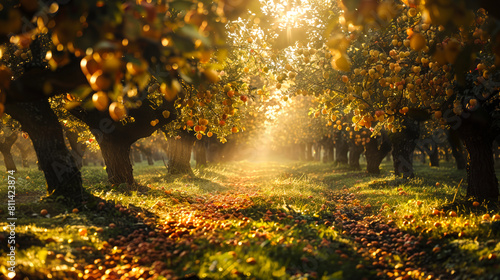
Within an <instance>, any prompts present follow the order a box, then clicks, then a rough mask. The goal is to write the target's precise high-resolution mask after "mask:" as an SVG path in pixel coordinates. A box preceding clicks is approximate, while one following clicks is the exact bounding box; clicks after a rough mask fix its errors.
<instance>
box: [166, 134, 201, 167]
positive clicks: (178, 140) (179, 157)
mask: <svg viewBox="0 0 500 280" xmlns="http://www.w3.org/2000/svg"><path fill="white" fill-rule="evenodd" d="M164 132H165V131H164ZM165 135H166V136H167V133H166V132H165ZM179 136H180V137H169V138H167V142H168V150H167V157H168V173H169V174H193V170H192V169H191V164H190V160H191V150H192V148H193V144H194V141H195V137H194V136H193V135H191V134H189V133H188V132H186V131H184V130H181V131H179ZM167 137H168V136H167Z"/></svg>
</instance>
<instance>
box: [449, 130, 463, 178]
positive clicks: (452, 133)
mask: <svg viewBox="0 0 500 280" xmlns="http://www.w3.org/2000/svg"><path fill="white" fill-rule="evenodd" d="M448 142H449V143H450V147H451V154H452V155H453V157H454V158H455V162H456V164H457V169H459V170H462V169H465V168H466V167H467V161H466V160H465V155H464V146H463V144H462V140H460V136H459V134H458V131H457V130H455V129H449V130H448Z"/></svg>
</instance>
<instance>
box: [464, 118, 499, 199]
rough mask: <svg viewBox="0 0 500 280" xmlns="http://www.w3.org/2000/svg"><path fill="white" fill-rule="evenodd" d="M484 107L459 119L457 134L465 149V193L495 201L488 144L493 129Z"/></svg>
mask: <svg viewBox="0 0 500 280" xmlns="http://www.w3.org/2000/svg"><path fill="white" fill-rule="evenodd" d="M491 122H492V120H491V118H490V117H489V115H488V113H487V112H486V111H485V110H482V109H479V110H477V111H474V112H472V115H471V116H470V117H469V118H466V119H465V118H464V119H462V124H461V126H460V127H459V128H458V133H459V135H460V138H461V139H462V140H463V141H464V144H465V147H466V149H467V151H468V152H469V155H468V157H467V183H468V184H467V197H469V198H474V199H478V200H487V201H493V202H497V201H498V194H499V191H498V180H497V177H496V174H495V162H494V159H493V150H492V144H493V140H494V139H495V136H496V135H495V132H494V131H493V130H494V129H492V123H491Z"/></svg>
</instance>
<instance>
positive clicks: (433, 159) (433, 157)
mask: <svg viewBox="0 0 500 280" xmlns="http://www.w3.org/2000/svg"><path fill="white" fill-rule="evenodd" d="M429 161H430V165H431V166H432V167H439V147H438V145H437V144H436V145H435V146H434V149H433V150H432V151H430V152H429Z"/></svg>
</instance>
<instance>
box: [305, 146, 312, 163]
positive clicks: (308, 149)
mask: <svg viewBox="0 0 500 280" xmlns="http://www.w3.org/2000/svg"><path fill="white" fill-rule="evenodd" d="M312 147H313V144H312V143H306V161H312V160H314V157H313V150H312Z"/></svg>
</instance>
